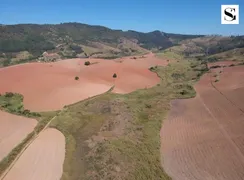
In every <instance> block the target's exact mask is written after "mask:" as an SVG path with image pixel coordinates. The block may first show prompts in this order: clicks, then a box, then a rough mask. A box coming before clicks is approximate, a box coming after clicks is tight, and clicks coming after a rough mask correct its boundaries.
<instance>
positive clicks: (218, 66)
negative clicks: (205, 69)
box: [210, 65, 221, 69]
mask: <svg viewBox="0 0 244 180" xmlns="http://www.w3.org/2000/svg"><path fill="white" fill-rule="evenodd" d="M220 67H221V66H220V65H216V66H211V67H210V69H215V68H220Z"/></svg>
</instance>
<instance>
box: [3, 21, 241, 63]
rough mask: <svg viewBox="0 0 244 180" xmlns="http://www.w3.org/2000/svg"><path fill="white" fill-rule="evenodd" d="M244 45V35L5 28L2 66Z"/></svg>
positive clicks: (29, 26) (67, 27)
mask: <svg viewBox="0 0 244 180" xmlns="http://www.w3.org/2000/svg"><path fill="white" fill-rule="evenodd" d="M209 45H210V47H208V46H209ZM243 45H244V38H243V36H240V37H217V38H216V37H213V38H212V37H210V38H209V37H208V36H204V35H183V34H172V33H166V32H162V31H159V30H156V31H152V32H148V33H144V32H137V31H133V30H129V31H122V30H113V29H110V28H107V27H104V26H98V25H88V24H82V23H61V24H43V25H39V24H16V25H2V26H0V66H1V64H2V65H4V66H5V65H11V64H14V63H21V62H25V61H27V62H28V61H31V60H34V59H37V58H38V59H39V60H45V61H50V60H55V59H59V58H75V57H95V58H108V59H110V58H117V57H121V56H128V55H137V54H144V53H146V52H148V51H149V50H150V51H162V50H165V49H167V48H170V47H173V46H182V48H181V49H184V51H183V52H182V53H183V54H186V55H189V54H191V53H195V52H197V53H198V51H199V52H201V53H205V51H206V49H209V51H208V52H209V53H210V54H213V53H219V52H222V51H225V50H230V49H234V48H236V47H238V48H241V47H242V46H243ZM192 51H193V52H192Z"/></svg>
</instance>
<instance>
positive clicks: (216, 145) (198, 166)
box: [161, 68, 244, 180]
mask: <svg viewBox="0 0 244 180" xmlns="http://www.w3.org/2000/svg"><path fill="white" fill-rule="evenodd" d="M226 70H227V72H223V74H221V75H220V82H217V83H216V82H212V83H213V84H212V83H211V81H214V79H213V73H210V74H205V75H204V76H203V77H202V78H201V80H200V81H199V82H198V83H197V84H196V86H195V89H196V91H197V96H196V97H195V98H193V99H186V100H174V101H172V109H171V112H170V113H169V116H168V118H167V120H165V121H164V123H163V126H162V129H161V144H162V146H161V151H162V157H163V158H162V164H163V167H164V169H165V170H166V172H167V173H168V174H169V175H170V176H171V177H172V178H173V179H174V180H196V179H197V180H206V179H207V180H230V179H231V180H232V179H233V180H241V179H243V177H244V131H243V129H244V113H243V112H242V108H241V107H240V106H239V105H241V104H238V103H236V102H237V101H236V100H234V99H233V96H235V95H232V94H233V93H234V92H233V89H228V88H225V86H223V84H228V85H229V86H232V85H233V83H237V84H238V82H237V81H235V80H231V78H230V77H229V78H228V79H224V78H223V77H224V76H228V75H225V73H228V71H229V70H228V68H227V69H226ZM230 71H231V72H232V73H235V72H236V73H238V71H235V70H230ZM235 76H239V77H240V74H239V75H237V74H235V75H233V77H235ZM243 77H244V76H243ZM242 79H243V78H242ZM226 95H228V97H227V96H226ZM238 96H239V97H240V98H243V96H244V92H242V93H241V92H240V93H239V94H238ZM236 99H237V98H236ZM239 103H240V102H239Z"/></svg>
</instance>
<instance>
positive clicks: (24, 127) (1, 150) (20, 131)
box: [0, 111, 37, 161]
mask: <svg viewBox="0 0 244 180" xmlns="http://www.w3.org/2000/svg"><path fill="white" fill-rule="evenodd" d="M36 124H37V121H36V120H35V119H30V118H26V117H21V116H16V115H13V114H9V113H7V112H3V111H0V161H1V160H2V159H3V158H4V157H5V156H7V155H8V153H9V152H10V151H11V150H12V149H13V148H14V147H15V146H17V145H18V144H19V143H21V141H22V140H23V139H24V138H25V137H26V136H27V135H28V134H29V133H31V132H32V131H33V130H34V127H35V126H36Z"/></svg>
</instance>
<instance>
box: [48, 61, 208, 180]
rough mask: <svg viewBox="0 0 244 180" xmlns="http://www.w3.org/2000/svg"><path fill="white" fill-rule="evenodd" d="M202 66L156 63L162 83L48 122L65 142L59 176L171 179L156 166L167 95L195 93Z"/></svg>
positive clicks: (80, 106)
mask: <svg viewBox="0 0 244 180" xmlns="http://www.w3.org/2000/svg"><path fill="white" fill-rule="evenodd" d="M192 64H194V65H195V66H194V68H192V67H191V65H192ZM205 65H206V64H201V63H199V62H197V61H193V60H192V61H191V60H190V61H188V60H184V62H180V63H173V64H171V65H170V66H167V67H156V68H154V70H153V71H154V72H155V73H157V74H158V76H159V77H160V78H161V83H160V84H158V85H157V86H155V87H153V88H150V89H142V90H137V91H135V92H133V93H130V94H128V95H118V94H113V93H111V92H107V93H106V94H103V95H99V96H97V97H94V98H91V99H89V100H85V101H82V102H79V103H76V104H74V105H70V106H66V109H65V111H63V112H62V113H61V114H60V115H59V116H58V117H57V118H56V119H55V120H54V121H53V122H52V123H51V127H55V128H57V129H58V130H60V131H61V132H63V133H64V135H65V137H66V142H67V144H66V157H65V162H64V173H63V176H62V179H63V180H66V179H138V180H139V179H140V180H143V179H145V180H148V179H170V178H169V177H168V176H167V175H166V174H165V172H164V171H163V170H162V168H161V165H160V157H159V148H160V141H159V131H160V127H161V123H162V120H163V119H164V118H165V116H166V114H167V112H168V110H169V102H170V100H171V99H174V98H190V97H194V96H195V91H194V89H193V87H192V85H193V84H194V82H195V80H196V79H197V78H199V77H198V74H199V73H202V72H205V71H206V66H205ZM192 79H195V80H192ZM71 119H72V121H71ZM79 157H83V158H79Z"/></svg>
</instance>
